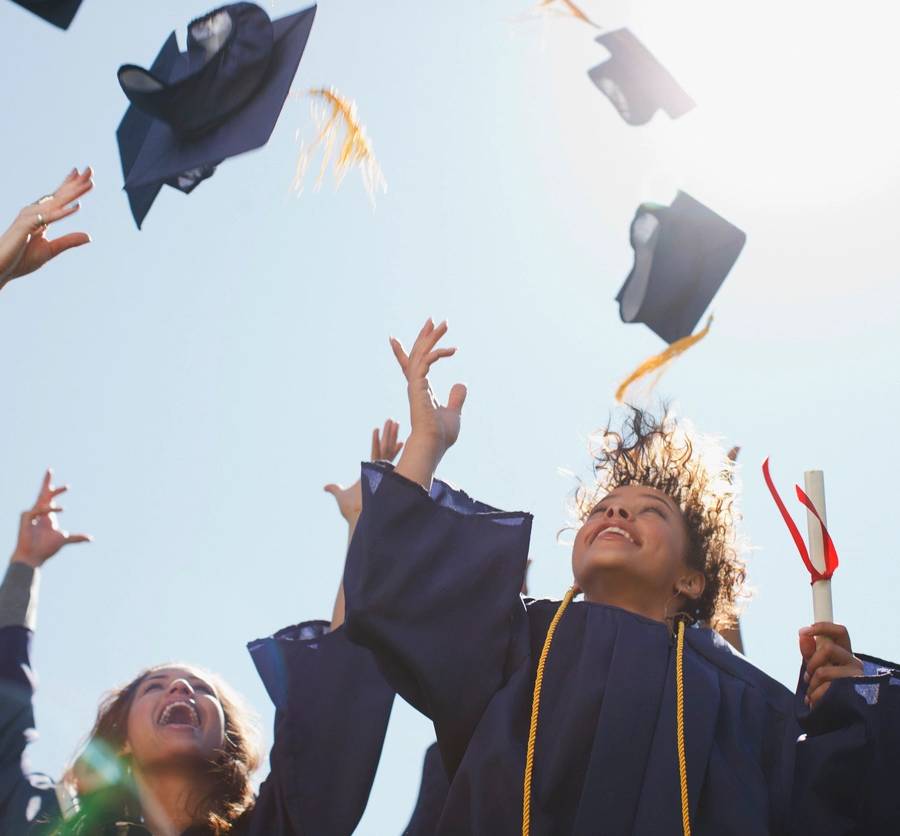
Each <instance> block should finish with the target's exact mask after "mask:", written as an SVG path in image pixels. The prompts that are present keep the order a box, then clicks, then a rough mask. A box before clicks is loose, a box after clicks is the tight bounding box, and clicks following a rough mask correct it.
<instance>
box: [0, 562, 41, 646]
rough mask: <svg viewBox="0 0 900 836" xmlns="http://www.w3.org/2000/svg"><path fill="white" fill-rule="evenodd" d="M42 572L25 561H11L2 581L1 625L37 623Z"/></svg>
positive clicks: (0, 594) (29, 625) (0, 584)
mask: <svg viewBox="0 0 900 836" xmlns="http://www.w3.org/2000/svg"><path fill="white" fill-rule="evenodd" d="M40 578H41V573H40V572H39V571H38V570H37V569H35V568H33V567H31V566H27V565H26V564H24V563H10V564H9V568H8V569H7V570H6V576H5V577H4V578H3V583H0V627H27V628H28V629H29V630H34V628H35V626H36V624H37V602H38V587H39V585H40Z"/></svg>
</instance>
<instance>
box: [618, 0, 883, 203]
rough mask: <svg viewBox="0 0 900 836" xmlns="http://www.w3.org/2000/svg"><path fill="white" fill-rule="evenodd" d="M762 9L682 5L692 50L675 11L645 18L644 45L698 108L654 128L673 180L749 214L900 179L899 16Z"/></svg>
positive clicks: (829, 7)
mask: <svg viewBox="0 0 900 836" xmlns="http://www.w3.org/2000/svg"><path fill="white" fill-rule="evenodd" d="M671 5H672V6H674V5H675V4H671ZM765 5H766V4H754V5H751V6H750V7H746V6H743V7H742V6H741V5H739V4H735V3H725V4H715V5H714V4H710V3H705V2H704V3H695V4H691V6H690V7H689V9H690V11H691V16H692V18H697V19H702V20H703V22H704V25H703V26H702V27H699V28H696V29H695V30H693V35H692V37H691V38H689V39H686V38H685V37H684V33H685V28H686V27H685V23H686V21H685V19H684V17H683V16H681V17H680V18H679V17H678V15H677V13H676V10H675V9H674V8H673V9H670V10H669V11H668V12H667V13H666V14H665V15H664V17H665V18H668V21H666V20H662V21H661V20H660V19H659V15H660V7H658V6H656V5H655V4H654V8H653V9H652V16H651V15H650V13H651V10H649V9H648V10H647V12H646V13H647V14H648V23H650V21H651V20H652V30H653V31H652V32H651V33H650V35H648V36H647V38H646V42H647V45H648V46H649V47H650V48H651V49H653V50H654V51H657V54H658V55H659V57H660V59H661V60H662V61H663V62H664V63H665V64H666V66H667V67H668V68H669V70H670V71H671V72H672V73H673V74H674V75H675V77H676V78H677V79H678V81H679V82H680V83H681V84H682V85H683V86H684V88H685V89H686V90H687V91H688V92H689V93H690V95H691V96H692V97H693V98H694V99H695V100H696V101H697V108H696V110H695V111H693V112H692V113H690V114H688V115H687V116H685V117H683V118H682V119H680V120H678V121H677V122H670V121H668V120H666V119H665V117H664V116H659V115H658V116H657V117H656V118H655V119H654V128H655V130H654V134H655V137H656V139H657V140H658V141H659V142H660V143H661V145H662V146H663V147H661V148H660V155H661V157H663V158H664V159H665V160H666V163H667V165H668V166H670V167H671V168H672V169H673V171H672V173H673V174H674V175H675V176H677V177H679V178H682V179H685V178H691V179H693V178H694V177H697V178H700V179H703V180H705V181H707V182H709V181H710V180H712V181H715V182H717V183H718V184H720V185H721V186H724V187H727V188H728V189H730V190H732V191H736V192H739V193H741V194H742V195H743V196H744V199H745V200H746V201H747V202H748V203H754V204H757V205H758V204H766V203H769V204H771V203H777V204H779V205H784V204H790V205H807V204H821V203H822V202H839V201H841V200H843V199H847V198H850V197H856V196H859V195H861V194H868V193H872V192H876V191H879V190H881V189H882V188H884V187H885V186H886V185H887V184H888V183H889V182H890V181H895V180H896V179H898V178H900V153H898V148H900V115H898V114H900V109H898V104H900V95H898V89H900V85H898V82H897V79H898V78H900V56H898V52H897V50H896V47H895V43H894V38H895V35H894V33H895V32H896V29H897V23H900V10H897V9H895V8H893V7H891V6H890V5H889V4H878V7H877V8H876V7H875V5H874V4H865V3H862V4H859V5H858V6H853V7H850V6H848V5H847V4H842V7H843V8H842V12H843V13H839V12H838V10H837V9H835V8H834V6H835V5H836V4H827V3H809V2H805V0H800V2H793V3H781V4H778V5H775V4H768V5H770V8H764V6H765ZM701 7H702V9H701ZM679 9H681V11H682V12H683V11H684V9H682V8H681V7H680V6H679ZM867 9H869V10H868V11H867ZM667 22H668V25H666V23H667ZM634 25H635V29H636V30H637V31H638V32H640V33H641V34H643V29H641V28H640V23H638V22H636V23H635V24H634Z"/></svg>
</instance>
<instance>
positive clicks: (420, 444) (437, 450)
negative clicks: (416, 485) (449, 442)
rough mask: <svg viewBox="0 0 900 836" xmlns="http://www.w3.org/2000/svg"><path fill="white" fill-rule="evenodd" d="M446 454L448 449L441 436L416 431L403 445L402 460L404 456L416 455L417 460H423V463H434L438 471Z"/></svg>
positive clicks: (411, 433)
mask: <svg viewBox="0 0 900 836" xmlns="http://www.w3.org/2000/svg"><path fill="white" fill-rule="evenodd" d="M446 452H447V447H446V445H445V444H444V440H443V438H442V437H441V436H440V434H438V433H431V432H422V431H421V430H418V431H417V430H415V429H414V430H413V431H412V432H410V434H409V437H408V438H407V439H406V442H405V444H404V445H403V453H402V454H401V459H402V458H403V455H405V454H407V453H409V454H410V455H415V456H416V458H417V459H421V460H422V461H423V462H424V461H428V462H432V463H433V464H434V468H435V469H437V466H438V464H439V463H440V461H441V459H442V458H444V454H445V453H446Z"/></svg>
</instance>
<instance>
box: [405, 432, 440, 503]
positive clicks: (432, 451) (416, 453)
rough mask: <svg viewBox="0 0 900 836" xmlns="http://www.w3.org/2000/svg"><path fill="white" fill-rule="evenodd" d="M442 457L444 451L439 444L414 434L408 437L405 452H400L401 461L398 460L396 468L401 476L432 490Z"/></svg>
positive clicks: (427, 489)
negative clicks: (432, 483)
mask: <svg viewBox="0 0 900 836" xmlns="http://www.w3.org/2000/svg"><path fill="white" fill-rule="evenodd" d="M442 458H443V452H442V451H441V450H440V448H439V446H438V445H437V444H435V443H434V442H433V441H431V440H429V439H426V438H418V437H416V436H415V434H413V435H410V437H409V438H408V439H407V441H406V445H405V446H404V448H403V452H402V453H401V454H400V461H398V462H397V466H396V468H394V469H395V471H396V473H398V474H399V475H400V476H403V477H405V478H407V479H409V480H410V481H411V482H416V483H418V484H419V485H421V486H422V487H423V488H425V490H426V491H430V490H431V482H432V480H433V479H434V474H435V471H437V467H438V464H440V461H441V459H442Z"/></svg>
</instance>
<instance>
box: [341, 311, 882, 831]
mask: <svg viewBox="0 0 900 836" xmlns="http://www.w3.org/2000/svg"><path fill="white" fill-rule="evenodd" d="M445 332H446V324H441V325H438V326H435V325H434V323H433V322H432V321H431V320H429V321H428V322H426V324H425V326H424V327H423V328H422V330H421V332H420V333H419V335H418V337H417V339H416V342H415V344H414V345H413V347H412V350H411V351H410V352H409V354H407V353H406V352H405V351H404V349H403V348H402V346H401V345H400V344H399V343H398V342H397V341H396V340H392V341H391V345H392V348H393V350H394V354H395V356H396V358H397V360H398V362H399V364H400V366H401V368H402V370H403V372H404V374H405V376H406V379H407V393H408V398H409V404H410V414H411V425H412V428H411V432H410V436H409V438H408V439H407V442H406V446H405V448H404V451H403V455H402V456H401V458H400V460H399V462H398V464H397V467H396V469H392V468H391V467H389V466H387V465H384V464H379V463H374V464H368V465H365V466H364V467H363V479H362V483H363V512H362V515H361V517H360V520H359V523H358V527H357V532H356V535H355V537H354V540H353V543H352V544H351V547H350V553H349V555H348V560H347V571H346V575H345V594H346V609H347V626H348V630H349V634H350V638H351V639H352V640H354V641H358V642H359V643H361V644H363V645H365V646H367V647H369V648H371V649H372V650H373V651H374V653H375V655H376V656H377V657H378V658H379V661H380V663H381V667H382V668H383V670H385V671H386V672H387V673H388V676H389V680H390V682H391V684H393V685H394V686H395V687H396V689H397V691H398V693H400V694H401V695H402V696H403V697H404V698H406V699H407V700H408V701H409V702H411V703H412V704H413V705H414V706H416V707H417V708H418V709H419V710H420V711H422V712H423V713H424V714H426V715H427V716H428V717H430V718H431V719H432V721H433V722H434V725H435V730H436V733H437V739H438V745H439V746H440V750H441V755H442V758H443V762H444V765H445V767H446V770H447V774H448V777H449V779H450V790H449V795H448V798H447V802H446V805H445V807H444V810H443V813H442V816H441V819H440V824H439V825H438V828H437V832H438V833H439V834H442V836H449V835H450V834H460V833H466V834H474V835H475V836H488V834H490V836H506V834H517V833H523V834H528V833H534V834H578V836H596V834H603V836H630V835H631V834H635V835H636V836H671V835H672V834H677V833H685V834H688V833H694V834H708V836H727V835H728V834H741V835H742V836H752V835H753V834H759V836H762V834H767V835H768V834H778V835H779V836H780V835H781V834H789V833H798V834H799V833H816V834H832V833H834V834H836V833H850V832H854V833H855V832H860V833H863V832H864V833H867V834H871V833H882V832H893V831H892V830H889V829H887V828H893V827H895V826H896V822H897V820H898V819H897V818H896V817H895V816H896V812H897V811H896V809H895V808H896V801H895V800H893V799H895V798H896V793H891V794H890V796H891V799H890V803H888V801H889V800H888V799H887V798H886V794H882V795H881V796H878V795H874V796H873V793H877V790H878V788H879V787H882V788H884V787H887V784H886V782H887V781H888V779H889V778H888V777H887V776H890V775H896V774H898V767H900V764H898V755H897V746H896V744H897V739H896V738H897V727H898V725H900V722H898V718H900V712H898V702H900V699H898V696H897V694H898V692H900V679H898V678H897V677H898V674H897V671H896V670H894V668H895V666H893V665H890V664H888V663H885V662H881V661H880V660H874V659H868V658H867V657H862V656H860V655H859V654H857V655H854V654H853V653H852V651H851V649H850V640H849V636H848V635H847V631H846V630H845V629H844V628H843V627H838V626H836V625H833V624H818V625H813V627H812V628H808V629H806V630H805V632H804V631H801V652H802V655H803V658H804V660H805V671H804V676H803V677H801V682H800V687H799V694H798V697H795V695H793V694H791V693H790V692H789V691H788V690H787V689H786V688H784V687H783V686H782V685H781V684H779V683H778V682H776V681H774V680H773V679H771V678H769V677H768V676H766V675H765V674H764V673H762V672H761V671H759V670H758V669H757V668H755V667H754V666H753V665H751V664H750V663H749V662H748V661H747V660H746V659H744V658H743V657H742V656H741V655H739V654H738V653H736V652H735V651H733V650H732V649H731V648H730V647H729V645H728V644H727V643H726V642H725V641H724V640H723V639H722V638H721V637H720V636H719V635H718V634H717V633H716V632H714V631H713V630H712V629H711V628H710V627H708V626H703V625H704V623H708V622H716V621H718V622H725V621H727V620H728V618H729V617H730V615H731V610H732V606H733V603H734V601H735V598H736V596H737V595H738V594H739V592H740V587H741V584H742V582H743V578H744V568H743V565H742V563H741V561H740V556H739V550H738V548H737V546H736V542H735V537H734V525H733V519H732V518H733V515H734V512H733V507H732V506H733V499H734V497H733V490H734V488H733V485H732V479H731V475H732V474H731V466H730V463H729V462H728V460H727V457H726V456H725V455H724V454H722V453H721V451H720V452H719V455H718V461H715V460H714V459H711V458H710V456H709V455H708V454H707V451H703V450H701V449H700V445H698V443H697V439H696V438H695V437H692V436H691V434H690V433H688V432H686V431H685V429H684V428H683V427H682V426H679V424H678V423H677V422H675V421H674V420H672V419H671V418H667V417H665V416H663V417H662V418H654V417H653V416H651V415H648V414H646V413H642V412H640V411H632V412H631V413H630V418H628V419H627V421H626V426H625V428H624V429H623V430H622V431H620V432H618V433H615V432H612V431H607V432H606V433H605V434H604V443H603V444H601V447H600V449H599V450H598V451H597V453H596V462H595V469H596V475H597V485H596V489H595V490H594V489H592V490H588V491H582V492H580V493H579V496H578V499H579V500H580V507H581V509H582V515H581V517H582V519H581V525H580V527H579V529H578V531H577V534H576V536H575V538H574V544H573V548H572V569H573V575H574V585H573V588H572V589H571V590H570V591H569V593H567V595H566V596H565V598H564V599H563V601H562V603H560V602H556V601H541V600H537V601H535V600H528V599H524V600H523V599H522V598H521V597H520V595H519V589H520V587H521V584H522V578H523V575H524V572H525V567H526V560H527V555H528V545H529V536H530V528H531V516H530V515H529V514H526V513H503V512H500V511H497V510H496V509H494V508H491V507H490V506H488V505H485V504H483V503H480V502H477V501H475V500H473V499H471V498H470V497H468V496H467V495H466V494H464V493H462V492H461V491H458V490H455V489H453V488H451V487H449V486H447V485H445V484H443V483H441V482H440V481H438V480H434V479H433V477H434V473H435V470H436V468H437V466H438V463H439V462H440V460H441V458H442V457H443V455H444V454H445V453H446V451H447V450H448V449H449V448H450V446H452V445H453V444H454V443H455V441H456V440H457V437H458V435H459V430H460V413H461V409H462V406H463V403H464V400H465V397H466V390H465V387H463V386H461V385H460V384H457V385H456V386H454V387H453V388H452V389H451V391H450V394H449V397H448V400H447V403H446V404H441V403H440V402H439V401H438V400H437V399H436V398H435V396H434V394H433V392H432V390H431V387H430V386H429V383H428V372H429V369H430V367H431V366H432V365H433V364H434V363H435V362H436V361H438V360H439V359H441V358H443V357H448V356H450V355H451V354H453V352H454V349H451V348H442V347H440V346H439V345H438V343H439V340H440V339H441V337H443V335H444V333H445ZM711 462H712V464H711ZM578 592H582V593H583V594H584V599H583V600H579V601H572V599H573V597H574V595H575V594H576V593H578ZM803 732H806V734H805V735H803V736H802V738H801V735H802V734H803ZM798 738H801V739H800V740H799V741H798ZM879 776H885V777H879ZM891 805H894V806H891ZM854 828H857V829H854Z"/></svg>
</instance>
